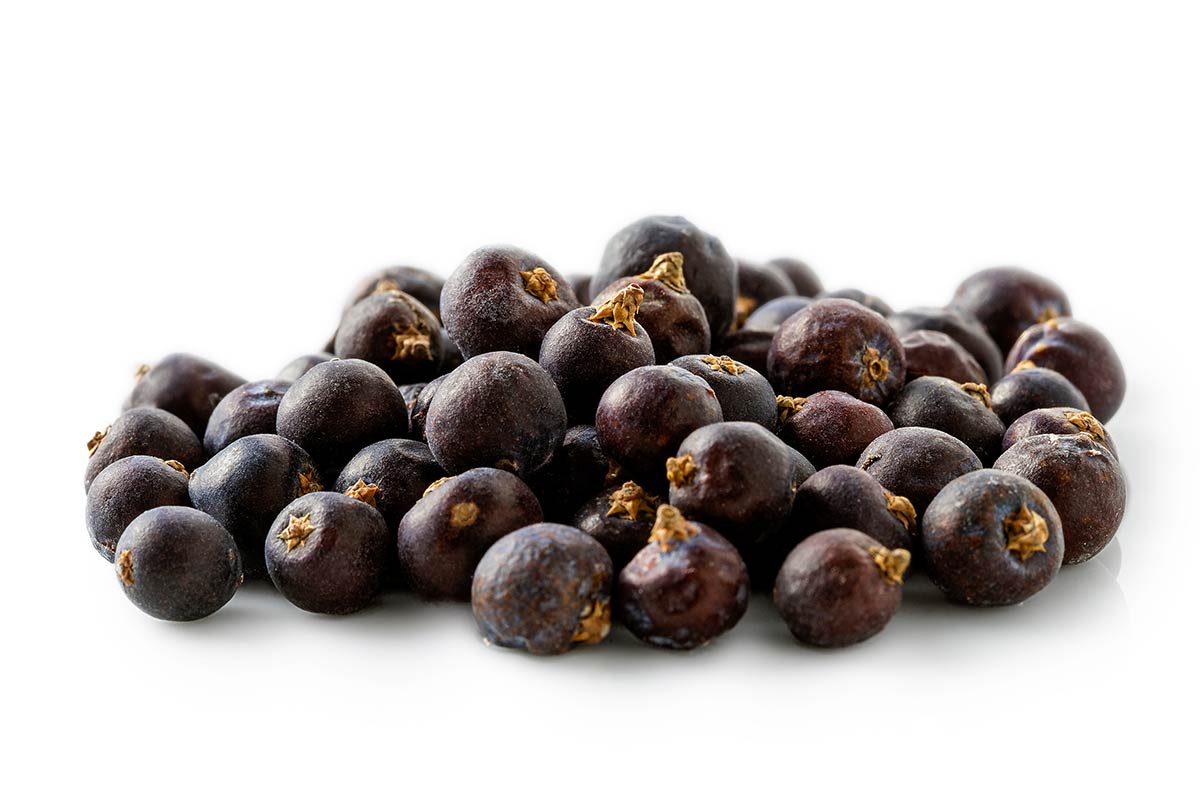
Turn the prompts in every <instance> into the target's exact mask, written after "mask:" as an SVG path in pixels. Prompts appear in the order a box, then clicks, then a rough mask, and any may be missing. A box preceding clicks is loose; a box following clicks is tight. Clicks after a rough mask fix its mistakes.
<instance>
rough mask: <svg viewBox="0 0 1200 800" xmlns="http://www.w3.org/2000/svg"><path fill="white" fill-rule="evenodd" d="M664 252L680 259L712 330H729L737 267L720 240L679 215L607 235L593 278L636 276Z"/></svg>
mask: <svg viewBox="0 0 1200 800" xmlns="http://www.w3.org/2000/svg"><path fill="white" fill-rule="evenodd" d="M664 253H679V254H680V255H681V256H682V257H683V275H684V280H685V281H686V283H687V288H688V290H689V291H690V292H691V293H692V294H694V295H695V296H696V298H697V299H698V300H699V301H700V303H701V305H703V306H704V312H705V315H706V316H707V317H708V328H709V330H710V331H711V332H712V334H713V335H714V336H717V335H720V334H721V333H723V332H724V331H727V330H729V327H730V326H731V325H732V324H733V320H734V314H735V302H736V300H737V265H736V264H735V263H734V261H733V259H732V258H731V257H730V256H729V253H727V252H726V251H725V247H724V246H723V245H722V244H721V242H720V240H718V239H717V238H716V237H714V236H710V235H709V234H707V233H705V232H704V231H702V230H700V229H699V228H697V227H696V226H695V225H693V224H692V223H690V222H688V221H687V220H686V219H684V218H683V217H645V218H643V219H640V220H638V221H637V222H634V223H632V224H630V225H628V226H626V227H625V228H622V229H621V230H620V231H618V232H617V233H616V234H614V235H613V237H612V238H611V239H609V241H608V244H607V246H606V247H605V248H604V255H603V257H602V258H601V259H600V268H599V269H598V270H597V272H596V276H595V277H594V278H593V279H592V280H593V282H594V284H595V285H596V286H605V287H607V286H610V285H611V284H612V283H613V282H614V281H616V280H617V279H618V278H622V277H625V276H628V275H641V274H642V273H643V272H645V271H646V270H647V269H648V268H649V266H650V265H651V264H653V263H654V262H655V259H657V258H658V256H660V255H662V254H664ZM643 288H644V287H643ZM653 335H654V334H653V333H651V336H653ZM704 349H708V348H704ZM679 355H684V354H683V353H680V354H679Z"/></svg>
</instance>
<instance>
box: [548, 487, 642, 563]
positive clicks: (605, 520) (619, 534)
mask: <svg viewBox="0 0 1200 800" xmlns="http://www.w3.org/2000/svg"><path fill="white" fill-rule="evenodd" d="M662 499H663V498H661V497H660V496H658V495H654V494H650V493H649V492H647V491H646V490H645V489H643V488H642V487H641V486H639V485H638V484H636V483H634V482H633V481H625V483H623V484H621V485H620V486H617V487H613V488H609V489H605V490H604V491H602V492H600V494H598V495H596V496H595V497H593V498H592V499H591V500H589V501H587V502H586V503H584V504H583V506H582V507H580V508H579V510H578V511H577V512H576V513H575V517H574V519H573V520H572V521H571V524H572V525H574V526H575V527H576V528H579V530H581V531H583V532H584V533H586V534H588V535H589V536H592V537H594V538H595V539H596V541H598V542H599V543H600V544H601V545H603V546H604V549H605V550H607V551H608V555H609V558H611V559H612V562H613V568H614V569H615V570H617V571H618V572H619V571H620V570H622V569H624V567H625V565H626V564H628V563H629V562H630V561H632V560H633V557H634V556H636V555H637V554H638V551H640V550H641V549H642V548H643V547H645V545H646V541H647V540H648V539H649V538H650V529H651V528H653V527H654V518H655V514H656V512H657V511H658V507H659V506H660V505H662Z"/></svg>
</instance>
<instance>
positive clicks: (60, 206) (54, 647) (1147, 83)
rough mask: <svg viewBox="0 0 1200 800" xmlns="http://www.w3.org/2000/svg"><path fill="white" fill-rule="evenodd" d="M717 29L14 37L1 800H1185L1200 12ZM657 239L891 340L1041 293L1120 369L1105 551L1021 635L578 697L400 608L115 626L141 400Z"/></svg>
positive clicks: (714, 667) (408, 19) (637, 658)
mask: <svg viewBox="0 0 1200 800" xmlns="http://www.w3.org/2000/svg"><path fill="white" fill-rule="evenodd" d="M716 8H717V10H712V11H708V10H703V9H702V8H700V7H699V6H698V5H697V4H694V3H687V4H671V5H659V4H650V3H618V2H607V3H602V4H599V3H598V4H582V3H548V4H544V5H529V6H524V7H521V8H517V7H516V6H514V5H513V4H512V3H496V4H493V5H490V6H487V7H483V8H477V7H476V8H472V7H456V6H452V5H450V4H442V3H423V4H419V5H417V6H416V7H405V6H402V5H400V4H383V3H380V4H365V3H346V2H341V3H336V4H334V3H331V4H328V5H326V6H321V5H319V4H310V3H300V2H289V3H278V4H267V3H247V2H237V3H221V2H209V3H203V4H175V3H164V2H148V3H123V2H107V3H79V4H66V3H55V2H39V3H6V4H5V5H4V6H3V9H4V10H3V11H2V12H0V115H2V122H0V144H2V147H0V230H2V232H0V274H3V276H4V277H3V286H4V290H3V294H2V297H3V303H4V306H3V308H4V313H3V314H2V315H0V318H2V324H3V326H4V340H5V342H6V346H7V363H8V365H9V367H8V370H7V372H6V373H5V377H4V380H3V386H4V393H3V398H4V399H3V406H4V416H5V420H6V421H5V423H4V425H3V437H2V439H0V441H2V442H3V445H2V447H3V453H4V456H5V457H4V458H3V459H2V460H0V470H2V473H0V475H2V480H0V486H2V487H3V492H4V499H3V511H2V513H3V522H4V524H3V526H2V528H3V535H4V538H5V540H6V541H7V542H8V545H9V546H8V549H7V559H6V562H7V563H6V567H5V569H4V577H3V580H0V587H2V589H0V591H3V609H4V610H3V615H4V616H3V620H4V622H3V625H4V642H5V645H4V648H3V650H4V655H3V657H2V658H0V673H2V674H3V675H2V684H0V685H2V686H3V690H2V691H3V712H2V714H0V719H2V720H3V728H2V730H3V734H2V735H3V738H4V740H5V741H4V742H3V743H2V746H0V765H2V768H0V781H2V782H3V783H2V784H0V785H3V787H4V790H5V791H4V794H5V795H6V796H10V797H19V796H30V795H49V794H52V793H55V794H56V793H58V792H60V791H62V792H67V793H69V794H68V795H67V796H89V797H108V796H112V797H123V798H129V797H143V796H159V797H182V796H204V797H227V796H235V797H240V796H249V795H251V794H252V793H253V794H254V795H257V796H260V797H261V796H270V797H297V796H308V795H315V794H322V795H325V796H330V797H353V796H362V795H364V794H365V793H366V792H370V793H371V794H372V795H377V796H406V797H432V796H438V797H457V796H463V794H464V793H465V791H466V790H467V788H468V787H469V788H471V789H472V790H473V791H475V792H478V793H479V794H478V795H477V796H494V795H495V796H510V795H512V796H527V795H534V794H551V795H553V796H556V797H557V796H569V795H582V796H601V795H603V796H607V797H613V796H617V797H622V796H626V795H630V796H638V795H641V794H643V793H648V792H652V791H653V792H658V793H660V794H661V796H663V797H676V796H681V795H683V794H684V793H687V794H689V795H692V796H696V795H698V794H699V795H703V796H734V795H736V796H739V797H761V796H765V795H766V793H767V792H770V793H771V795H772V796H782V797H829V796H842V795H849V794H864V795H879V796H889V797H899V796H907V795H921V796H938V797H945V796H960V795H961V796H1007V797H1011V796H1013V794H1014V793H1016V792H1020V793H1021V794H1022V795H1029V796H1042V795H1047V794H1052V793H1057V794H1063V793H1070V796H1080V795H1084V794H1088V793H1091V794H1097V793H1108V792H1112V791H1116V792H1121V793H1129V794H1131V795H1132V794H1133V793H1135V792H1136V793H1137V794H1138V795H1139V796H1166V795H1177V794H1183V793H1185V791H1189V790H1191V791H1194V761H1195V746H1196V734H1195V719H1196V716H1197V713H1200V703H1198V702H1197V688H1196V687H1197V683H1196V674H1197V658H1196V651H1197V648H1196V645H1195V639H1196V635H1197V616H1196V612H1197V606H1198V604H1197V600H1196V597H1197V575H1198V571H1197V564H1198V562H1200V546H1198V541H1200V530H1198V527H1200V526H1198V525H1197V522H1196V515H1195V513H1194V511H1193V510H1192V509H1191V507H1190V506H1191V504H1193V503H1195V502H1196V498H1197V495H1198V493H1197V491H1196V481H1197V479H1198V478H1200V475H1198V474H1197V473H1198V471H1197V469H1196V466H1195V464H1196V461H1195V459H1196V455H1195V449H1196V448H1195V441H1196V434H1195V432H1194V420H1195V419H1196V410H1195V408H1196V407H1195V402H1196V397H1197V389H1198V388H1200V386H1198V381H1197V378H1196V371H1197V369H1198V368H1200V367H1198V365H1200V359H1198V358H1197V355H1196V346H1197V335H1196V327H1195V326H1196V325H1197V315H1196V313H1195V309H1196V299H1195V298H1196V293H1195V274H1196V269H1197V267H1198V266H1200V244H1198V241H1197V221H1198V219H1200V188H1198V187H1200V155H1198V153H1200V120H1198V117H1197V113H1198V112H1197V107H1198V104H1197V96H1198V92H1197V78H1198V77H1200V48H1197V44H1196V42H1197V37H1198V36H1200V26H1198V24H1197V22H1198V20H1197V16H1196V11H1195V10H1194V6H1190V5H1189V4H1186V3H1180V4H1177V5H1170V4H1159V3H1145V2H1139V3H1129V4H1109V3H1096V2H1090V3H1079V4H1061V3H1047V2H1036V3H1020V2H1009V3H1004V4H998V3H988V4H975V3H964V2H949V3H918V4H914V3H880V4H862V3H821V4H812V5H806V6H803V7H801V6H799V5H797V4H786V5H785V4H780V5H768V4H759V3H751V2H744V1H740V2H737V3H723V4H719V5H717V7H716ZM647 213H682V214H685V215H687V216H688V217H690V218H692V219H693V220H694V221H695V222H697V223H698V224H700V225H701V226H702V227H705V228H706V229H709V230H711V231H712V232H714V233H717V234H718V235H720V236H721V237H722V239H723V240H724V242H725V243H726V245H727V246H728V247H729V249H730V250H731V251H733V252H735V253H737V254H740V255H742V256H745V257H749V258H769V257H772V256H776V255H783V254H787V255H797V256H800V257H803V258H806V259H808V260H810V262H811V263H812V264H814V265H815V266H816V268H817V269H818V270H819V272H820V274H821V275H822V277H823V278H824V280H825V282H826V284H827V285H828V286H830V287H831V288H838V287H842V286H852V285H853V286H861V287H863V288H866V289H869V290H872V291H874V292H875V293H877V294H879V295H881V296H882V297H884V298H885V299H886V300H888V301H889V302H891V303H892V304H893V305H894V306H896V307H897V308H902V307H905V306H909V305H915V304H918V303H926V304H938V303H943V302H946V301H947V300H948V299H949V297H950V294H951V292H952V291H953V288H954V286H955V285H956V284H957V282H958V280H959V279H960V278H961V277H963V276H964V275H965V274H967V273H968V272H970V271H972V270H975V269H977V268H980V267H984V266H989V265H995V264H1001V263H1017V264H1022V265H1026V266H1030V267H1033V268H1036V269H1040V270H1044V271H1045V272H1047V273H1049V274H1050V275H1052V276H1053V277H1054V278H1056V279H1057V280H1059V281H1060V282H1061V283H1062V284H1063V285H1064V286H1065V287H1066V288H1067V290H1068V291H1069V293H1070V296H1071V298H1072V301H1073V303H1074V306H1075V309H1076V313H1077V315H1078V316H1080V317H1081V318H1083V319H1085V320H1087V321H1090V322H1092V323H1094V324H1096V325H1098V326H1100V327H1102V328H1103V329H1104V330H1105V331H1107V332H1108V333H1109V335H1110V337H1111V338H1112V340H1113V342H1114V343H1115V345H1116V347H1117V348H1118V350H1119V351H1120V353H1121V354H1122V356H1123V358H1124V360H1125V364H1126V367H1127V368H1128V373H1129V382H1130V388H1129V393H1128V397H1127V400H1126V404H1125V407H1124V408H1123V410H1122V411H1121V413H1120V414H1119V415H1118V416H1117V418H1116V419H1115V421H1114V422H1113V423H1112V425H1111V429H1112V431H1113V433H1114V436H1115V438H1116V440H1117V443H1118V445H1119V447H1120V452H1121V456H1122V460H1123V464H1124V465H1125V467H1126V468H1127V470H1128V472H1129V476H1130V483H1131V488H1132V497H1131V503H1130V509H1129V514H1128V516H1127V519H1126V521H1125V524H1124V526H1123V528H1122V530H1121V535H1120V543H1119V547H1118V546H1116V545H1114V546H1113V547H1111V548H1109V550H1108V551H1106V552H1105V553H1104V554H1103V555H1102V556H1101V557H1100V558H1098V559H1096V560H1095V561H1093V562H1091V563H1089V564H1087V565H1084V566H1080V567H1074V568H1069V569H1067V570H1064V572H1063V573H1062V574H1061V576H1060V577H1059V578H1058V580H1057V581H1056V582H1055V583H1054V584H1053V585H1052V586H1051V587H1050V588H1049V589H1047V590H1046V591H1045V592H1043V593H1042V594H1041V595H1039V596H1038V597H1036V598H1035V599H1033V600H1032V601H1030V602H1028V603H1026V604H1025V605H1024V606H1022V607H1018V608H1009V609H1002V610H973V609H964V608H956V607H951V606H948V605H946V604H943V603H942V602H941V601H940V600H939V599H938V598H937V597H936V596H935V594H934V593H931V592H930V591H929V589H928V587H927V586H922V585H920V584H917V585H914V586H911V587H910V589H909V591H908V592H907V594H906V596H905V601H904V606H903V608H902V609H901V611H900V613H899V615H898V616H897V618H896V619H895V620H894V622H893V623H892V625H891V626H890V627H889V628H888V629H887V630H886V631H885V632H884V633H883V634H882V635H880V636H879V637H877V638H876V639H874V640H872V641H871V642H869V643H867V644H864V645H862V646H860V647H857V648H854V649H850V650H845V651H840V652H817V651H813V650H809V649H805V648H802V647H799V646H795V645H793V644H792V643H791V642H790V641H789V640H788V638H787V635H786V632H785V630H784V629H783V627H782V625H781V623H780V622H779V621H778V620H777V619H776V618H775V616H774V613H773V611H772V610H771V608H770V606H769V604H768V603H766V602H765V601H763V600H761V599H759V600H756V601H755V603H754V604H753V605H752V608H751V610H750V613H749V614H748V615H747V617H746V618H745V620H744V621H743V622H742V624H741V625H740V626H739V627H738V628H737V629H736V630H735V631H733V632H732V633H731V634H729V635H727V636H726V637H724V638H723V639H721V640H719V641H718V642H716V643H715V644H713V645H712V646H711V647H709V648H706V649H704V650H702V651H700V652H695V653H691V654H684V655H681V654H673V653H667V652H660V651H656V650H653V649H650V648H647V647H642V646H639V645H637V644H635V643H634V642H633V641H632V640H631V639H630V637H628V636H627V635H625V634H621V635H618V636H616V637H615V640H614V641H612V642H610V643H608V644H606V645H604V646H602V647H598V648H592V649H588V650H585V651H579V652H575V653H572V654H571V655H569V656H566V657H563V658H558V659H535V658H530V657H524V656H521V655H518V654H514V653H511V652H503V651H497V650H494V649H489V648H485V647H484V646H483V645H482V644H481V643H480V641H479V639H478V636H477V635H476V633H475V630H474V625H473V621H472V620H471V617H470V613H469V610H468V609H466V608H464V607H457V606H441V607H424V606H422V605H421V604H420V603H417V602H416V601H414V600H411V599H408V598H404V597H393V598H389V599H388V600H387V601H386V602H385V603H383V604H382V605H381V606H379V607H376V608H373V609H371V610H369V611H366V612H364V613H361V614H358V615H356V616H353V617H350V618H346V619H326V618H319V617H316V616H312V615H308V614H305V613H302V612H300V611H298V610H295V609H293V608H291V607H290V606H288V605H287V604H286V603H285V602H284V601H283V600H281V599H280V598H278V597H277V596H274V595H273V594H272V593H271V592H269V591H267V590H266V589H264V588H261V587H247V588H246V589H245V590H244V591H243V592H241V593H239V595H238V596H237V597H236V598H235V599H234V601H233V602H232V603H231V604H230V605H229V606H228V607H227V608H226V609H224V610H223V611H221V612H220V613H219V614H217V615H215V616H214V617H212V618H210V619H209V620H207V621H205V622H201V623H197V624H190V625H171V624H165V623H160V622H156V621H154V620H152V619H150V618H148V617H145V616H143V615H142V614H141V613H140V612H138V611H137V610H136V609H134V608H133V607H132V606H131V605H129V604H128V603H127V602H126V601H125V600H124V598H123V597H122V595H121V592H120V591H119V589H118V587H117V585H116V582H115V580H114V578H113V576H112V573H111V569H110V568H108V567H107V565H106V564H105V563H104V562H103V561H102V560H101V559H100V558H99V557H98V556H97V555H96V554H95V553H94V552H93V551H92V549H91V547H90V545H89V544H88V542H87V537H86V533H85V529H84V526H83V519H82V510H83V492H82V491H81V488H80V484H81V480H80V478H81V475H82V472H83V469H84V461H85V458H84V456H85V448H84V443H85V442H86V441H87V439H88V437H89V436H90V435H91V434H92V432H93V431H94V430H96V429H97V428H102V427H103V426H104V425H105V424H107V423H108V422H109V421H110V420H111V418H112V417H113V416H114V415H115V413H116V412H117V410H118V407H119V404H120V402H121V399H122V397H123V395H124V393H125V392H127V391H128V388H129V385H130V379H131V376H132V372H133V369H134V367H135V366H136V365H137V364H138V363H140V362H142V361H153V360H154V359H156V358H157V357H159V356H161V355H163V354H165V353H167V352H170V351H172V350H176V349H186V350H192V351H195V352H198V353H201V354H203V355H206V356H208V357H210V358H213V359H215V360H217V361H219V362H221V363H224V364H227V365H228V366H230V367H231V368H233V369H234V370H236V371H238V372H239V373H241V374H243V375H245V376H247V377H248V378H259V377H266V376H269V375H273V374H274V373H275V372H276V371H277V370H278V369H279V368H280V367H281V366H282V365H283V364H284V363H286V362H287V361H289V360H290V359H291V358H292V357H293V356H295V355H298V354H301V353H304V352H309V351H313V350H316V349H318V348H320V346H321V345H322V344H323V343H324V341H325V340H326V338H327V337H328V335H329V334H330V332H331V331H332V328H333V326H334V324H335V322H336V319H337V314H338V310H339V308H340V306H341V303H342V301H343V297H344V294H345V293H346V292H348V291H349V289H350V287H351V285H352V284H353V283H354V282H355V281H356V280H357V279H358V278H359V277H360V275H361V274H362V273H365V272H367V271H369V270H371V269H373V268H375V267H379V266H383V265H387V264H389V263H393V262H408V263H414V264H418V265H423V266H426V267H429V268H432V269H436V270H439V271H442V272H448V271H449V270H450V269H452V268H453V267H454V266H455V265H456V264H457V263H458V261H459V260H461V258H462V257H463V255H465V254H466V253H467V252H468V251H469V250H471V249H473V248H474V247H476V246H478V245H481V244H485V243H491V242H501V241H503V242H511V243H514V244H518V245H520V246H523V247H526V248H528V249H531V250H533V251H535V252H537V253H539V254H541V255H542V256H543V257H545V258H547V259H548V260H549V261H550V262H551V263H553V264H555V265H556V266H558V267H559V268H560V269H562V270H564V271H578V270H590V269H592V268H593V267H594V266H595V264H596V263H597V261H598V258H599V255H600V252H601V249H602V247H603V245H604V242H605V240H606V238H607V237H608V235H609V234H611V233H612V232H613V231H615V230H616V229H617V228H619V227H621V226H622V225H624V224H625V223H627V222H629V221H631V220H633V219H635V218H637V217H639V216H642V215H644V214H647ZM285 792H286V793H285ZM951 793H953V795H952V794H951Z"/></svg>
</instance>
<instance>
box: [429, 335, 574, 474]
mask: <svg viewBox="0 0 1200 800" xmlns="http://www.w3.org/2000/svg"><path fill="white" fill-rule="evenodd" d="M566 431H567V411H566V408H564V406H563V402H562V398H561V397H560V396H559V393H558V387H556V386H555V385H554V380H553V379H552V378H551V377H550V375H549V373H547V372H546V370H544V369H542V367H540V366H539V365H538V363H537V362H536V361H534V360H532V359H530V358H527V357H525V356H523V355H521V354H519V353H510V352H503V351H502V352H496V353H485V354H483V355H481V356H475V357H474V358H471V359H468V360H467V361H466V363H464V364H463V365H462V366H461V367H459V368H458V369H456V370H454V372H452V373H451V374H450V375H448V376H447V377H446V379H445V380H444V381H442V383H441V385H440V386H439V387H438V389H437V393H436V394H435V395H434V396H433V399H432V401H431V402H430V404H429V411H428V413H427V415H426V417H425V438H426V439H427V440H428V441H429V448H430V449H431V450H432V451H433V455H434V456H435V457H436V458H437V460H438V463H440V464H441V465H442V467H443V468H444V469H445V470H446V471H447V472H449V473H450V474H455V473H458V472H463V471H465V470H468V469H471V468H472V467H495V468H497V469H505V470H508V471H509V472H515V473H517V474H518V475H520V476H522V477H524V476H526V475H530V474H532V473H533V472H535V471H537V470H538V469H539V468H541V467H542V466H543V465H544V464H545V463H546V462H547V461H548V460H549V459H550V457H551V456H552V455H553V454H554V451H555V450H556V449H557V448H558V446H559V445H560V444H562V440H563V436H564V434H566Z"/></svg>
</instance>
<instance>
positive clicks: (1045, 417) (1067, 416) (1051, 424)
mask: <svg viewBox="0 0 1200 800" xmlns="http://www.w3.org/2000/svg"><path fill="white" fill-rule="evenodd" d="M1041 433H1057V434H1059V435H1060V436H1070V435H1072V434H1076V433H1086V434H1089V435H1090V436H1091V437H1092V438H1093V439H1094V440H1095V441H1096V443H1097V444H1099V445H1103V446H1104V447H1106V448H1108V452H1110V453H1112V454H1113V458H1116V459H1120V456H1119V455H1118V454H1117V445H1116V443H1115V442H1114V441H1113V438H1112V434H1111V433H1110V432H1109V431H1108V429H1106V428H1105V427H1104V426H1103V425H1101V424H1100V420H1098V419H1096V418H1095V417H1093V416H1092V415H1091V414H1089V413H1087V412H1086V411H1084V410H1083V409H1081V408H1069V407H1065V406H1064V407H1061V408H1038V409H1034V410H1033V411H1030V412H1028V413H1025V414H1022V415H1021V416H1019V417H1017V419H1016V420H1015V421H1014V422H1013V424H1012V425H1009V426H1008V430H1007V431H1005V433H1004V441H1003V442H1002V443H1001V448H1002V449H1003V450H1008V448H1010V447H1012V446H1013V445H1014V444H1016V443H1017V442H1019V441H1020V440H1022V439H1028V438H1029V437H1030V436H1037V435H1038V434H1041Z"/></svg>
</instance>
